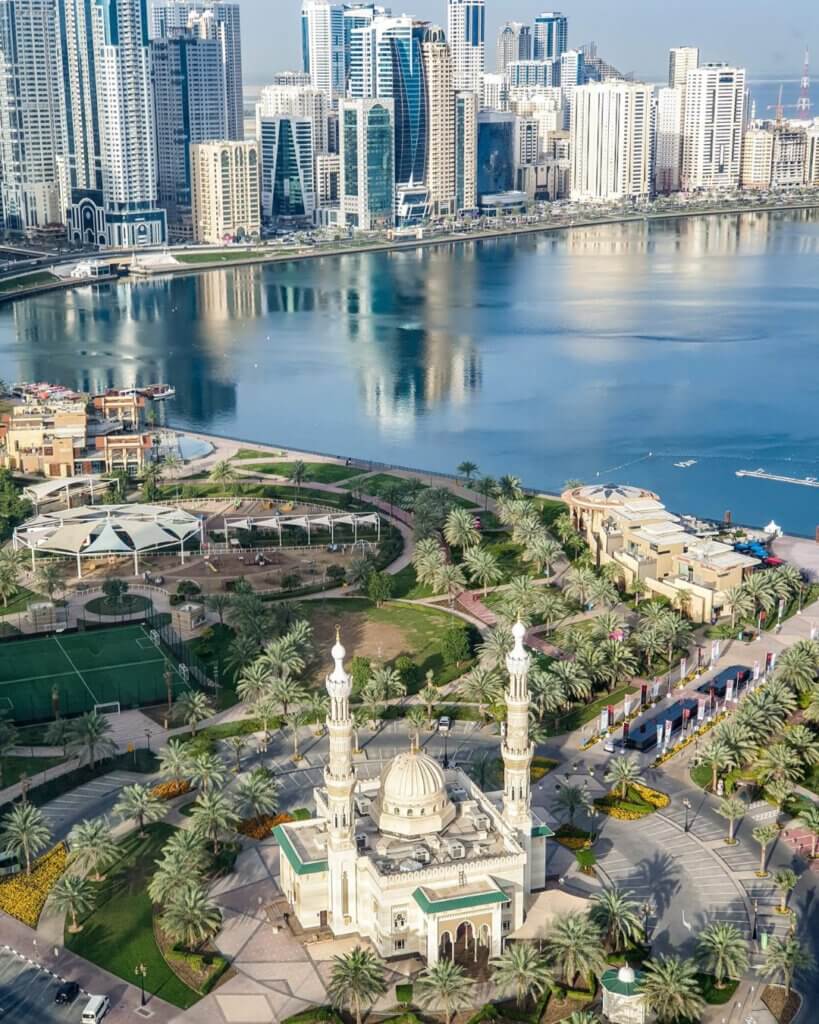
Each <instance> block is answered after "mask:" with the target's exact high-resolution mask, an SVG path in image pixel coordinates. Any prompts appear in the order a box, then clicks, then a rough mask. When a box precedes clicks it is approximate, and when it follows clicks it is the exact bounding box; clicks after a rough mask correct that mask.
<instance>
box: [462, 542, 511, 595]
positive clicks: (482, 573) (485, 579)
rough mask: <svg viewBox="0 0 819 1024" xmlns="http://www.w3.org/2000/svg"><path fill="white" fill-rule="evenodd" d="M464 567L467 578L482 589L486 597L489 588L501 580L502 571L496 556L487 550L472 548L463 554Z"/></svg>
mask: <svg viewBox="0 0 819 1024" xmlns="http://www.w3.org/2000/svg"><path fill="white" fill-rule="evenodd" d="M464 565H465V566H466V571H467V573H468V574H469V578H470V579H471V580H474V581H475V582H476V583H480V585H481V586H482V587H483V596H484V597H486V595H487V593H488V591H489V587H490V586H492V585H493V584H495V583H499V582H500V581H501V580H502V579H503V571H502V569H501V567H500V565H499V564H498V559H497V556H496V555H494V554H493V553H492V552H491V551H490V550H489V548H482V547H472V548H469V550H468V551H466V552H465V553H464Z"/></svg>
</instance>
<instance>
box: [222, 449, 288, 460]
mask: <svg viewBox="0 0 819 1024" xmlns="http://www.w3.org/2000/svg"><path fill="white" fill-rule="evenodd" d="M275 454H276V452H257V451H256V450H255V449H253V448H240V449H239V451H238V452H236V454H235V455H234V456H233V458H234V459H256V460H260V459H270V458H272V457H273V456H274V455H275ZM282 454H284V452H283V453H282Z"/></svg>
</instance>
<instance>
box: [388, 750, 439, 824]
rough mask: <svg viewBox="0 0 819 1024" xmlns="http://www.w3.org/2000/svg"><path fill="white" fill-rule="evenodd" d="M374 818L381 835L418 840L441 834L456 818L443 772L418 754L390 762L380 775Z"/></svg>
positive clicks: (402, 756) (411, 751)
mask: <svg viewBox="0 0 819 1024" xmlns="http://www.w3.org/2000/svg"><path fill="white" fill-rule="evenodd" d="M374 817H375V819H376V821H377V823H378V827H379V828H380V829H381V831H383V832H391V833H393V834H395V835H401V836H419V835H426V834H428V833H430V832H440V831H441V830H442V829H444V828H445V827H446V826H447V825H448V824H449V823H450V822H451V821H452V819H453V818H454V817H455V808H454V807H453V806H452V802H451V801H450V799H449V797H448V796H447V792H446V779H445V778H444V772H443V769H442V768H441V766H440V765H439V764H438V762H437V761H434V760H433V759H432V758H431V757H429V755H427V754H424V753H423V752H422V751H420V750H408V751H406V752H405V753H403V754H399V755H398V756H397V757H395V758H393V760H392V761H390V763H389V764H388V765H387V767H386V768H385V769H384V771H383V772H382V774H381V790H380V792H379V794H378V798H377V800H376V807H375V813H374Z"/></svg>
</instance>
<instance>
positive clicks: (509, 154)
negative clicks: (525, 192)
mask: <svg viewBox="0 0 819 1024" xmlns="http://www.w3.org/2000/svg"><path fill="white" fill-rule="evenodd" d="M514 187H515V115H514V114H507V113H502V112H500V111H496V110H482V111H481V112H480V113H479V114H478V197H479V198H480V197H482V196H485V195H495V194H497V193H498V192H511V191H512V190H513V189H514Z"/></svg>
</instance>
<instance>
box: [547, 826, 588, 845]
mask: <svg viewBox="0 0 819 1024" xmlns="http://www.w3.org/2000/svg"><path fill="white" fill-rule="evenodd" d="M555 842H557V843H560V845H561V846H565V847H566V849H567V850H585V849H588V848H589V846H591V836H590V835H589V833H588V832H587V831H586V830H585V829H582V828H578V826H577V825H569V824H563V825H561V826H560V828H559V829H558V830H557V831H556V832H555Z"/></svg>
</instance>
